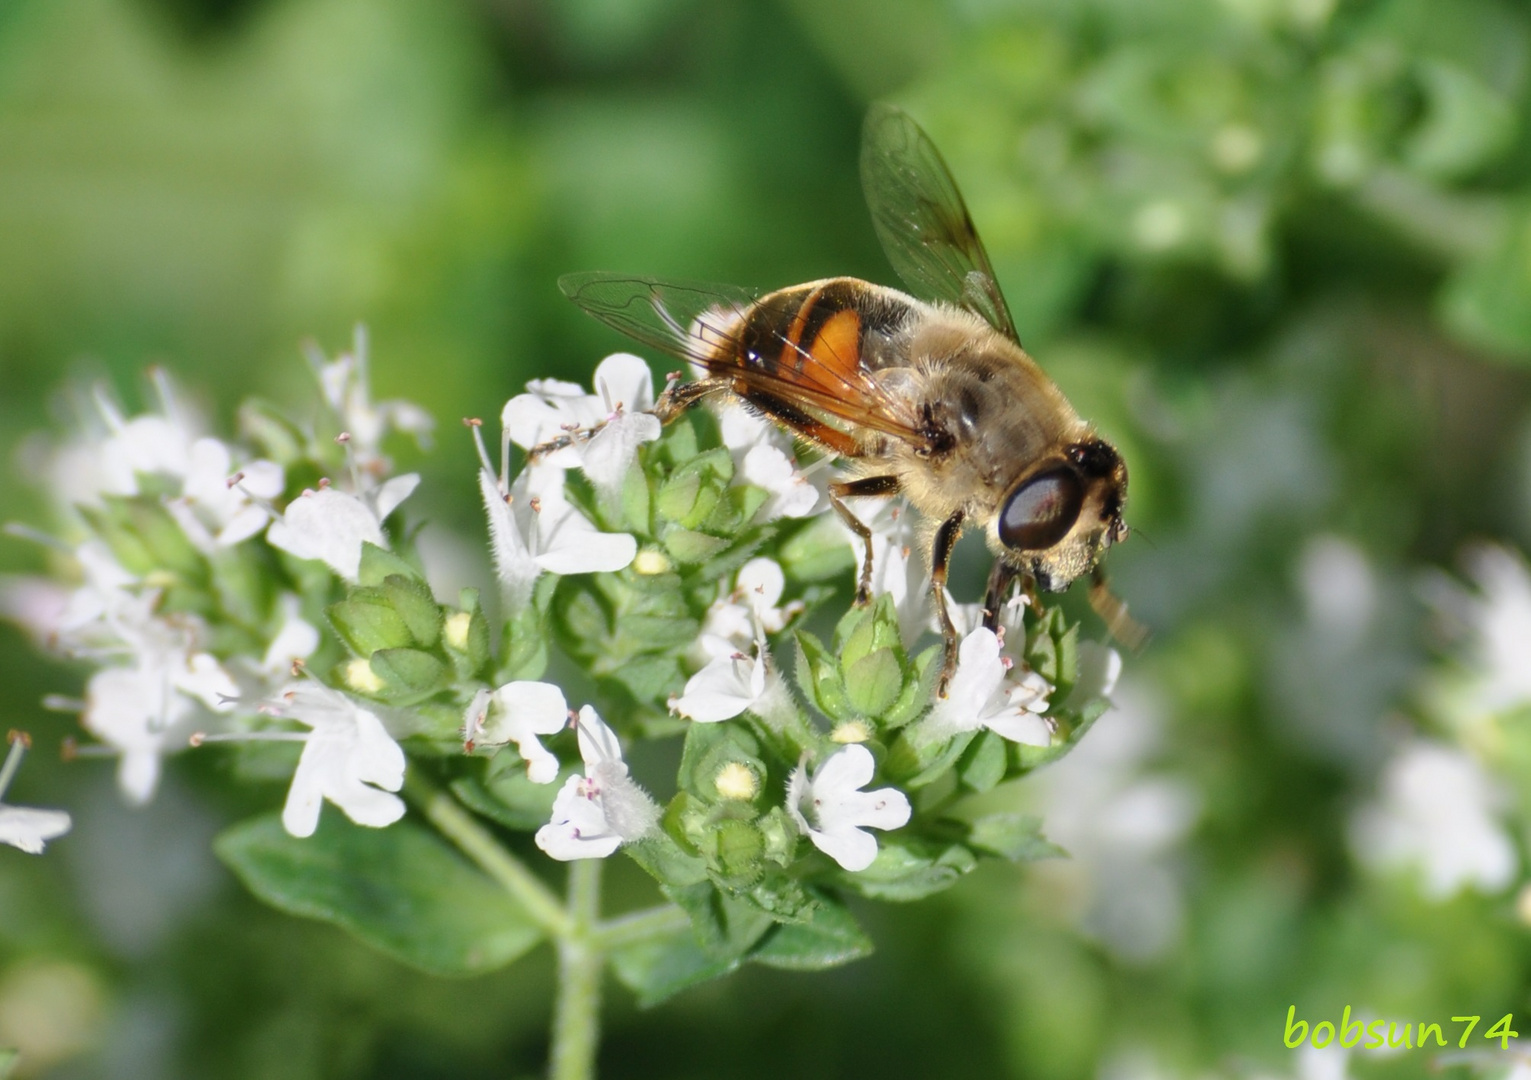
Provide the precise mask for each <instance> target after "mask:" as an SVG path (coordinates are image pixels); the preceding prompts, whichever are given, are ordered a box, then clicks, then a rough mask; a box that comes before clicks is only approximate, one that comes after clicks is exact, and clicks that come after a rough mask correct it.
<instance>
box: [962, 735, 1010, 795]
mask: <svg viewBox="0 0 1531 1080" xmlns="http://www.w3.org/2000/svg"><path fill="white" fill-rule="evenodd" d="M1006 759H1007V755H1006V751H1005V740H1004V739H1002V738H1000V736H998V735H996V734H995V733H994V732H992V731H984V732H981V733H979V735H978V737H977V738H975V739H974V740H973V741H972V742H970V743H969V744H968V748H967V750H965V751H964V752H963V754H962V759H961V760H960V761H959V762H958V763H957V779H959V780H960V781H962V786H963V787H965V788H967V789H968V790H969V791H974V792H984V791H988V790H989V789H990V788H992V787H994V785H996V784H998V783H999V782H1000V781H1001V780H1003V779H1004V778H1005V768H1006V763H1007V760H1006Z"/></svg>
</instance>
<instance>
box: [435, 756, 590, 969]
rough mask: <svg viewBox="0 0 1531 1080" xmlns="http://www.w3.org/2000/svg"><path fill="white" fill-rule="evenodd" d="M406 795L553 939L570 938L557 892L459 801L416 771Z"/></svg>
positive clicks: (567, 919)
mask: <svg viewBox="0 0 1531 1080" xmlns="http://www.w3.org/2000/svg"><path fill="white" fill-rule="evenodd" d="M405 792H406V794H408V795H409V797H410V799H411V800H412V801H413V802H414V803H415V805H416V806H418V807H419V808H420V812H421V813H423V814H424V815H425V817H426V819H427V820H428V821H430V823H431V824H432V825H434V826H436V828H437V829H439V830H440V831H441V834H442V835H443V836H445V837H446V838H447V839H448V840H450V841H452V843H454V844H456V845H457V847H458V850H460V851H461V852H462V853H463V854H464V855H466V856H468V858H470V859H472V860H473V861H474V862H475V863H477V864H478V867H479V869H480V870H482V871H484V873H486V874H488V875H489V876H490V877H491V878H493V879H494V881H495V882H496V883H498V884H499V885H501V886H503V887H504V889H505V891H506V892H508V893H510V894H511V895H512V896H514V897H515V898H516V899H517V900H519V901H521V906H522V907H524V908H526V913H527V914H528V915H530V916H531V917H532V919H533V920H534V921H535V922H536V923H537V924H538V925H539V926H541V927H542V929H543V930H545V931H547V933H548V935H549V936H550V937H553V938H558V939H563V938H566V937H568V936H569V934H570V932H571V929H572V924H571V921H570V915H569V914H568V913H567V912H565V911H564V909H563V907H562V905H560V904H559V902H558V897H557V895H556V894H555V893H554V892H553V890H551V889H549V888H548V887H547V886H546V885H544V884H543V883H542V881H541V879H539V878H538V877H537V875H536V874H533V873H532V872H531V871H530V870H528V869H527V868H526V867H525V866H524V865H522V863H521V860H520V859H517V858H516V857H515V856H514V855H512V854H511V853H510V852H508V851H506V850H505V848H504V847H503V846H502V845H501V844H500V842H499V841H498V840H496V839H495V838H494V834H492V833H491V832H490V831H489V830H488V829H486V828H484V827H483V826H482V825H480V824H479V823H478V821H476V820H475V819H474V817H473V815H472V814H470V813H468V811H466V810H464V809H463V808H462V807H461V806H460V805H459V804H458V803H457V800H455V799H453V798H452V797H451V796H450V795H448V794H446V793H445V792H443V791H439V790H437V789H436V788H434V787H432V786H431V785H430V784H428V783H427V782H426V781H424V780H421V779H420V778H419V776H418V775H417V774H414V773H413V772H412V774H411V776H410V778H409V783H408V784H407V785H406V787H405Z"/></svg>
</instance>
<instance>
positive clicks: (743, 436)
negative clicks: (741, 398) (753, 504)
mask: <svg viewBox="0 0 1531 1080" xmlns="http://www.w3.org/2000/svg"><path fill="white" fill-rule="evenodd" d="M718 429H719V432H720V434H721V435H722V437H723V445H724V446H726V447H728V450H729V453H730V454H731V455H732V457H733V459H734V471H735V473H737V474H738V475H739V477H740V478H741V479H743V480H745V481H746V482H747V483H751V484H754V485H755V486H756V487H759V488H764V489H765V490H766V491H767V492H769V493H770V498H768V499H767V500H766V501H765V502H764V503H763V504H762V505H761V507H760V509H759V510H757V511H756V512H755V520H756V521H775V520H776V519H777V518H782V517H789V518H801V517H810V516H812V515H813V514H815V513H817V512H819V511H820V510H823V509H825V508H827V507H828V506H829V502H828V499H827V496H826V492H825V490H824V489H823V488H821V487H820V486H818V485H815V484H814V482H813V481H812V480H810V479H809V476H808V475H807V474H806V473H804V472H803V471H802V470H801V469H799V468H798V467H797V463H796V462H795V461H794V460H793V459H792V455H791V449H792V442H791V439H790V438H788V437H787V436H786V435H785V434H784V433H783V432H782V431H781V430H780V429H779V428H778V427H777V426H776V425H775V424H773V423H771V422H770V421H769V420H766V419H764V418H763V417H760V416H756V415H755V414H754V413H752V412H750V411H749V409H747V408H745V407H744V406H743V405H738V404H728V405H724V406H723V407H722V408H721V409H720V410H719V413H718ZM819 475H820V476H823V475H824V474H823V472H822V470H821V471H820V473H819ZM821 483H822V481H821Z"/></svg>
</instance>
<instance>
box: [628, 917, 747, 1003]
mask: <svg viewBox="0 0 1531 1080" xmlns="http://www.w3.org/2000/svg"><path fill="white" fill-rule="evenodd" d="M740 962H741V960H740V958H739V957H737V956H735V957H731V958H728V959H718V958H717V957H714V956H711V955H709V954H708V953H707V952H705V951H704V950H703V949H702V947H701V946H700V945H699V944H697V941H696V937H695V935H694V934H693V933H692V931H691V928H690V927H689V926H688V927H682V928H680V929H679V930H677V931H675V932H674V933H672V934H669V935H667V936H665V937H661V938H651V939H649V940H647V941H640V942H636V943H634V944H632V945H627V946H624V947H623V948H620V949H617V950H616V951H615V952H613V953H612V954H611V970H612V972H613V973H614V974H615V975H616V977H617V979H618V981H620V982H621V983H622V985H624V986H626V987H627V988H628V989H629V990H631V991H632V992H633V993H634V994H636V995H637V997H638V1004H639V1006H640V1007H642V1008H645V1009H647V1008H652V1007H653V1006H655V1005H658V1004H659V1003H660V1002H661V1001H664V1000H666V999H667V998H670V997H673V996H674V995H676V994H678V993H680V992H681V991H682V990H685V989H686V988H687V987H691V986H696V985H697V984H698V983H704V982H708V981H709V980H712V979H716V978H718V977H719V976H722V975H727V974H728V973H729V972H731V971H733V970H734V969H735V968H737V967H738V966H739V964H740Z"/></svg>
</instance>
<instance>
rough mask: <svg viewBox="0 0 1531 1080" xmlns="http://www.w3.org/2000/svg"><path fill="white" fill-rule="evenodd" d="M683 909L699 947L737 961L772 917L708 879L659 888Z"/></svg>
mask: <svg viewBox="0 0 1531 1080" xmlns="http://www.w3.org/2000/svg"><path fill="white" fill-rule="evenodd" d="M662 891H663V892H664V894H665V895H666V896H668V897H669V898H670V899H671V900H673V901H675V903H676V904H678V905H680V906H681V907H682V908H684V909H685V911H686V914H687V915H689V916H690V917H691V927H692V929H693V930H694V931H695V935H696V940H697V941H698V942H700V943H701V946H702V949H703V950H704V951H705V952H706V953H707V954H708V955H709V956H711V957H713V958H714V959H718V960H737V959H738V958H739V957H741V956H743V955H744V954H745V953H746V952H748V951H749V950H750V948H751V947H752V946H753V945H754V944H755V942H757V941H759V940H760V938H761V936H762V935H763V934H765V932H766V931H767V930H769V929H770V928H771V927H772V926H774V925H775V920H774V919H772V918H771V916H769V915H767V914H765V913H764V912H762V911H761V910H760V909H759V908H758V907H755V906H754V905H751V904H747V903H744V902H743V901H740V900H735V899H734V898H733V897H730V896H727V895H725V894H724V893H722V892H720V891H719V890H718V889H717V888H716V887H715V886H714V885H713V884H712V883H711V882H702V883H700V884H697V885H686V886H682V887H679V888H676V887H674V886H671V887H669V888H666V889H664V890H662Z"/></svg>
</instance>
